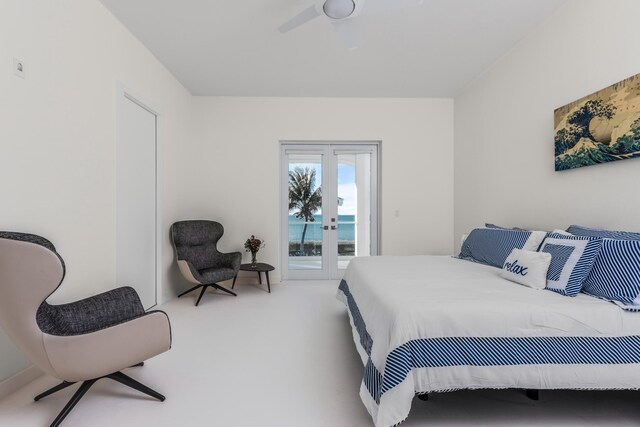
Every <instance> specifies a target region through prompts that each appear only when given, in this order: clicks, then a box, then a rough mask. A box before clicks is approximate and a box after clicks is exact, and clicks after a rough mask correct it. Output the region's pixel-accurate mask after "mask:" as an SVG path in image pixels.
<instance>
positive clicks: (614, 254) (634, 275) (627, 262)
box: [582, 239, 640, 311]
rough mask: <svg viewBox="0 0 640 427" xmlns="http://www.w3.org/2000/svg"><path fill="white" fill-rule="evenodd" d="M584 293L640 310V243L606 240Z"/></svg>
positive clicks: (627, 308) (638, 241)
mask: <svg viewBox="0 0 640 427" xmlns="http://www.w3.org/2000/svg"><path fill="white" fill-rule="evenodd" d="M582 292H584V293H586V294H588V295H592V296H594V297H598V298H602V299H606V300H609V301H612V302H614V303H616V304H617V305H619V306H620V307H622V308H623V309H625V310H629V311H640V240H617V239H603V240H602V248H601V250H600V254H599V255H598V257H597V258H596V261H595V263H594V264H593V268H592V269H591V273H590V274H589V276H588V277H587V279H586V280H585V282H584V284H583V286H582Z"/></svg>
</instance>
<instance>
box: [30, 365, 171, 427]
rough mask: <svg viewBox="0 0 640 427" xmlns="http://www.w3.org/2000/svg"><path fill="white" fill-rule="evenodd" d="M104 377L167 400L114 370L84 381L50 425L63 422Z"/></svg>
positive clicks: (158, 398)
mask: <svg viewBox="0 0 640 427" xmlns="http://www.w3.org/2000/svg"><path fill="white" fill-rule="evenodd" d="M143 364H144V362H141V363H139V364H137V365H134V366H142V365H143ZM102 378H109V379H112V380H114V381H117V382H119V383H120V384H124V385H126V386H127V387H131V388H132V389H134V390H138V391H140V392H142V393H144V394H146V395H149V396H151V397H153V398H154V399H157V400H159V401H160V402H164V400H165V397H164V396H163V395H161V394H160V393H158V392H157V391H155V390H153V389H151V388H149V387H147V386H146V385H144V384H142V383H140V382H138V381H136V380H134V379H133V378H131V377H130V376H128V375H125V374H123V373H122V372H114V373H113V374H109V375H105V376H104V377H100V378H95V379H92V380H87V381H85V382H83V383H82V384H81V385H80V388H79V389H78V390H76V392H75V393H74V395H73V396H72V397H71V400H69V402H67V404H66V405H65V407H64V408H62V411H60V413H59V414H58V416H57V417H56V419H55V420H53V422H52V423H51V426H50V427H58V426H59V425H60V424H61V423H62V421H63V420H64V419H65V418H66V417H67V415H69V413H70V412H71V410H72V409H73V408H74V407H75V406H76V405H77V404H78V402H79V401H80V399H82V397H83V396H84V395H85V393H86V392H87V391H89V389H90V388H91V386H92V385H93V384H95V382H96V381H98V380H99V379H102ZM73 384H75V383H71V382H67V381H64V382H62V383H60V384H58V385H57V386H55V387H52V388H50V389H49V390H47V391H45V392H44V393H41V394H39V395H38V396H36V397H35V400H36V401H38V400H40V399H42V398H43V397H46V396H49V395H50V394H52V393H55V392H56V391H60V390H62V389H65V388H67V387H69V386H71V385H73Z"/></svg>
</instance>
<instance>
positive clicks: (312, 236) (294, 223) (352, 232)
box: [289, 215, 356, 242]
mask: <svg viewBox="0 0 640 427" xmlns="http://www.w3.org/2000/svg"><path fill="white" fill-rule="evenodd" d="M313 218H314V219H315V221H314V222H312V223H310V224H309V225H308V226H307V234H306V235H305V237H304V241H305V242H308V241H311V240H322V215H314V216H313ZM355 218H356V216H355V215H338V221H355ZM303 228H304V220H303V219H298V218H296V217H295V216H293V215H289V241H292V242H299V241H300V239H301V238H302V230H303ZM355 239H356V225H355V224H339V225H338V240H339V241H355Z"/></svg>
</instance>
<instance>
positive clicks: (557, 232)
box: [551, 229, 573, 236]
mask: <svg viewBox="0 0 640 427" xmlns="http://www.w3.org/2000/svg"><path fill="white" fill-rule="evenodd" d="M551 233H552V234H562V235H563V236H573V234H571V233H567V232H566V231H564V230H560V229H555V230H553V231H552V232H551Z"/></svg>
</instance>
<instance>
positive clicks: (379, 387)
mask: <svg viewBox="0 0 640 427" xmlns="http://www.w3.org/2000/svg"><path fill="white" fill-rule="evenodd" d="M499 271H500V270H499V269H497V268H493V267H488V266H485V265H481V264H477V263H472V262H469V261H465V260H460V259H456V258H452V257H437V256H416V257H369V258H356V259H354V260H352V261H351V263H350V264H349V268H348V269H347V271H346V273H345V278H344V280H342V282H341V283H340V286H339V289H338V295H337V296H338V299H339V300H340V301H342V302H343V303H345V305H346V306H347V311H348V313H349V317H350V320H351V325H352V328H353V337H354V341H355V343H356V348H357V350H358V352H359V354H360V357H361V359H362V361H363V365H364V375H363V381H362V385H361V389H360V396H361V398H362V401H363V403H364V404H365V406H366V408H367V410H368V411H369V413H370V414H371V416H372V418H373V421H374V424H375V425H376V426H377V427H390V426H394V425H397V424H399V423H400V422H402V421H403V420H405V419H406V418H407V416H408V415H409V412H410V409H411V402H412V400H413V397H414V395H415V394H421V393H431V392H442V391H451V390H459V389H480V388H527V389H638V388H640V314H638V313H628V312H624V311H623V310H621V309H620V308H619V307H617V306H616V305H614V304H612V303H609V302H607V301H603V300H599V299H596V298H592V297H589V296H587V295H584V294H580V295H578V296H577V297H574V298H571V297H566V296H562V295H559V294H557V293H555V292H550V291H547V290H535V289H531V288H527V287H524V286H520V285H518V284H516V283H513V282H510V281H508V280H506V279H503V278H501V277H500V276H499V274H498V273H499ZM612 365H615V366H612Z"/></svg>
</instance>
